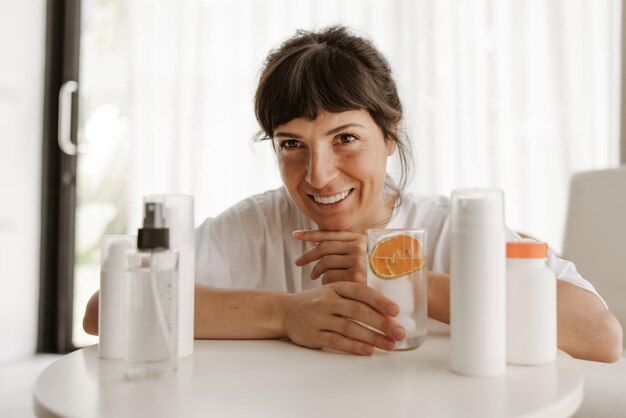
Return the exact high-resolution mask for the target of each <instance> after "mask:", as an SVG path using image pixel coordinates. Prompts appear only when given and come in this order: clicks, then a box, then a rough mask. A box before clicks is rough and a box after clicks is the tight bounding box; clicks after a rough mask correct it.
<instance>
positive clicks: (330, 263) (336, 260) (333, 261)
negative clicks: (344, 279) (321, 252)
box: [311, 255, 353, 279]
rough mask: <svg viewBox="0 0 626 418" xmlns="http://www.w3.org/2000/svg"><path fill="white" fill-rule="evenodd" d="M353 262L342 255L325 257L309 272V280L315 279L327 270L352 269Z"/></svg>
mask: <svg viewBox="0 0 626 418" xmlns="http://www.w3.org/2000/svg"><path fill="white" fill-rule="evenodd" d="M352 264H353V261H352V260H351V259H350V257H346V256H344V255H325V256H324V257H322V259H321V260H320V261H318V262H317V264H315V267H313V270H311V279H317V278H318V277H320V276H321V275H322V274H324V273H325V272H326V271H327V270H341V269H348V268H350V267H352Z"/></svg>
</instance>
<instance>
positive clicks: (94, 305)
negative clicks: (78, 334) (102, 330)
mask: <svg viewBox="0 0 626 418" xmlns="http://www.w3.org/2000/svg"><path fill="white" fill-rule="evenodd" d="M99 299H100V298H99V292H96V293H94V294H93V295H92V296H91V298H90V299H89V302H87V307H86V308H85V315H84V316H83V329H84V330H85V332H86V333H87V334H90V335H98V304H99Z"/></svg>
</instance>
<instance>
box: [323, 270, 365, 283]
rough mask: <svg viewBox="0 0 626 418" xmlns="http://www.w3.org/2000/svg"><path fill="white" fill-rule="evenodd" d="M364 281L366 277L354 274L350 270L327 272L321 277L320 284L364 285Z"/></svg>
mask: <svg viewBox="0 0 626 418" xmlns="http://www.w3.org/2000/svg"><path fill="white" fill-rule="evenodd" d="M366 281H367V277H366V276H365V275H364V274H359V273H355V272H354V271H352V270H351V269H347V270H327V271H326V272H324V274H323V275H322V284H330V283H336V282H355V283H365V282H366Z"/></svg>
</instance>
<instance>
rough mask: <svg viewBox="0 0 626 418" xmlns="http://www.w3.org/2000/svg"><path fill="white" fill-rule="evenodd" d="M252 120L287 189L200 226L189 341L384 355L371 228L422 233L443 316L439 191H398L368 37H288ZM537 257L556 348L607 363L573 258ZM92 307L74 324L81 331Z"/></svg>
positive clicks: (616, 337) (617, 331)
mask: <svg viewBox="0 0 626 418" xmlns="http://www.w3.org/2000/svg"><path fill="white" fill-rule="evenodd" d="M256 115H257V119H258V121H259V124H260V125H261V128H262V131H263V133H262V134H261V136H263V137H264V138H266V139H271V140H272V143H273V145H274V149H275V151H276V154H277V158H278V165H279V167H280V172H281V176H282V180H283V183H284V187H282V188H280V189H277V190H272V191H268V192H266V193H263V194H260V195H256V196H252V197H250V198H247V199H245V200H243V201H241V202H240V203H238V204H237V205H235V206H233V207H232V208H230V209H227V210H226V211H224V212H223V213H222V214H221V215H219V216H218V217H216V218H209V219H207V220H206V221H205V222H204V223H203V224H202V225H201V226H200V227H199V228H198V229H197V231H196V281H197V287H196V304H195V307H196V308H195V309H196V315H195V331H196V338H242V339H243V338H246V339H247V338H276V337H288V338H289V339H290V340H291V341H293V342H294V343H296V344H298V345H302V346H305V347H311V348H324V347H330V348H333V349H337V350H342V351H346V352H350V353H354V354H360V355H369V354H371V353H372V352H373V349H374V347H377V348H380V349H384V350H391V349H393V348H394V346H395V344H396V342H398V341H401V340H402V339H404V337H405V335H406V331H405V329H404V328H403V327H402V326H401V325H400V324H399V322H397V321H396V320H395V319H394V317H395V316H397V315H398V313H399V310H400V309H399V307H398V305H396V304H395V303H394V302H392V301H391V300H390V299H388V298H386V297H385V296H384V295H382V294H381V293H379V292H377V291H376V290H374V289H372V288H369V287H367V286H366V285H365V284H364V283H365V281H366V271H367V266H366V242H365V235H364V233H365V231H366V230H367V229H368V228H375V227H376V228H424V229H428V233H429V240H428V244H427V247H428V248H426V254H428V270H429V275H428V288H429V291H428V313H429V315H430V316H431V317H432V318H434V319H437V320H441V321H444V322H447V321H449V299H450V295H449V275H448V272H449V252H450V251H449V247H450V245H449V242H450V239H449V235H450V234H449V222H448V215H449V210H448V207H449V204H448V199H447V198H444V197H425V196H420V195H414V194H409V193H405V191H404V184H405V183H406V179H407V177H406V176H407V174H408V165H407V164H406V162H407V161H410V160H411V158H410V153H409V152H408V149H407V147H406V146H405V144H404V142H403V141H402V140H401V139H400V138H401V135H399V131H398V126H399V124H400V123H401V120H402V106H401V104H400V100H399V99H398V95H397V89H396V85H395V82H394V80H393V77H392V74H391V70H390V67H389V65H388V63H387V61H386V60H385V59H384V57H383V56H382V55H381V54H380V52H379V51H378V50H377V49H376V48H375V47H374V46H373V44H372V43H371V42H369V41H368V40H366V39H364V38H362V37H358V36H355V35H353V34H351V33H350V32H349V31H348V30H347V29H346V28H343V27H331V28H328V29H325V30H322V31H320V32H304V31H299V32H298V33H297V34H296V35H295V36H294V37H292V38H290V39H289V40H287V41H286V42H285V43H283V44H282V45H281V46H280V47H279V48H278V49H276V50H275V51H273V52H272V53H271V54H270V55H269V57H268V59H267V61H266V63H265V66H264V69H263V71H262V73H261V77H260V82H259V87H258V89H257V93H256ZM394 152H398V153H399V154H400V157H401V158H400V159H401V161H403V162H404V170H403V177H402V178H401V179H400V183H399V185H396V184H395V182H394V181H393V180H392V179H391V178H390V177H389V176H388V175H387V158H388V157H389V156H390V155H392V154H393V153H394ZM507 234H508V235H507V239H508V240H509V241H518V240H520V237H519V236H518V235H517V234H514V233H513V232H511V231H508V232H507ZM548 265H549V267H550V268H552V270H554V272H555V273H556V274H557V277H558V278H559V279H560V283H559V290H558V298H559V318H558V321H559V322H558V323H559V329H558V332H559V346H560V347H561V348H562V349H564V350H565V351H568V352H569V353H571V354H573V355H575V356H578V357H583V358H588V359H595V360H601V361H615V360H616V359H617V358H619V355H620V353H621V341H622V330H621V328H620V326H619V323H617V321H616V320H615V318H614V317H613V315H612V314H611V313H610V312H609V311H608V310H607V308H606V306H605V304H604V302H603V300H602V298H600V297H599V295H598V294H597V293H596V292H595V290H594V288H593V286H592V285H591V284H590V283H589V282H588V281H586V280H585V279H584V278H582V277H580V275H579V274H578V273H577V272H576V269H575V267H574V265H573V264H572V263H570V262H568V261H565V260H562V259H559V258H558V257H556V255H555V254H554V253H553V252H551V253H550V255H549V258H548ZM319 278H321V280H317V279H319ZM320 282H321V283H320ZM96 304H97V298H93V301H92V302H91V303H90V304H89V307H88V310H87V314H86V316H85V322H84V323H85V328H86V329H87V330H88V332H92V333H93V332H97V326H96V323H97V319H96V316H95V315H96V314H95V312H97V309H95V308H94V306H96ZM361 324H364V325H366V326H363V325H361ZM376 330H377V331H379V332H377V331H376Z"/></svg>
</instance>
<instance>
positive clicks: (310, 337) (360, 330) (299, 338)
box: [284, 282, 406, 355]
mask: <svg viewBox="0 0 626 418" xmlns="http://www.w3.org/2000/svg"><path fill="white" fill-rule="evenodd" d="M399 312H400V309H399V307H398V305H396V304H395V303H394V302H393V301H391V300H390V299H388V298H386V297H385V296H383V295H382V294H381V293H379V292H377V291H376V290H374V289H372V288H369V287H367V286H366V285H363V284H359V283H348V282H339V283H332V284H328V285H325V286H320V287H318V288H316V289H311V290H307V291H304V292H300V293H297V294H294V295H293V300H292V302H291V304H290V305H289V307H288V308H287V311H286V314H285V324H284V327H285V335H287V337H289V339H290V340H291V341H292V342H294V343H295V344H298V345H301V346H304V347H309V348H316V349H319V348H324V347H328V348H332V349H335V350H340V351H345V352H348V353H353V354H359V355H370V354H372V352H373V350H374V347H378V348H381V349H383V350H392V349H393V348H394V346H395V343H396V341H399V340H402V339H403V338H404V336H405V334H406V332H405V330H404V328H402V327H401V326H400V325H399V324H398V323H397V322H396V321H394V320H393V319H392V318H391V317H392V316H396V315H398V313H399ZM355 321H358V322H360V323H363V324H366V325H368V326H370V327H372V328H374V329H376V330H378V331H380V332H382V334H381V333H379V332H377V331H373V330H371V329H368V328H366V327H365V326H363V325H361V324H359V323H357V322H355ZM383 334H384V335H383Z"/></svg>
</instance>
